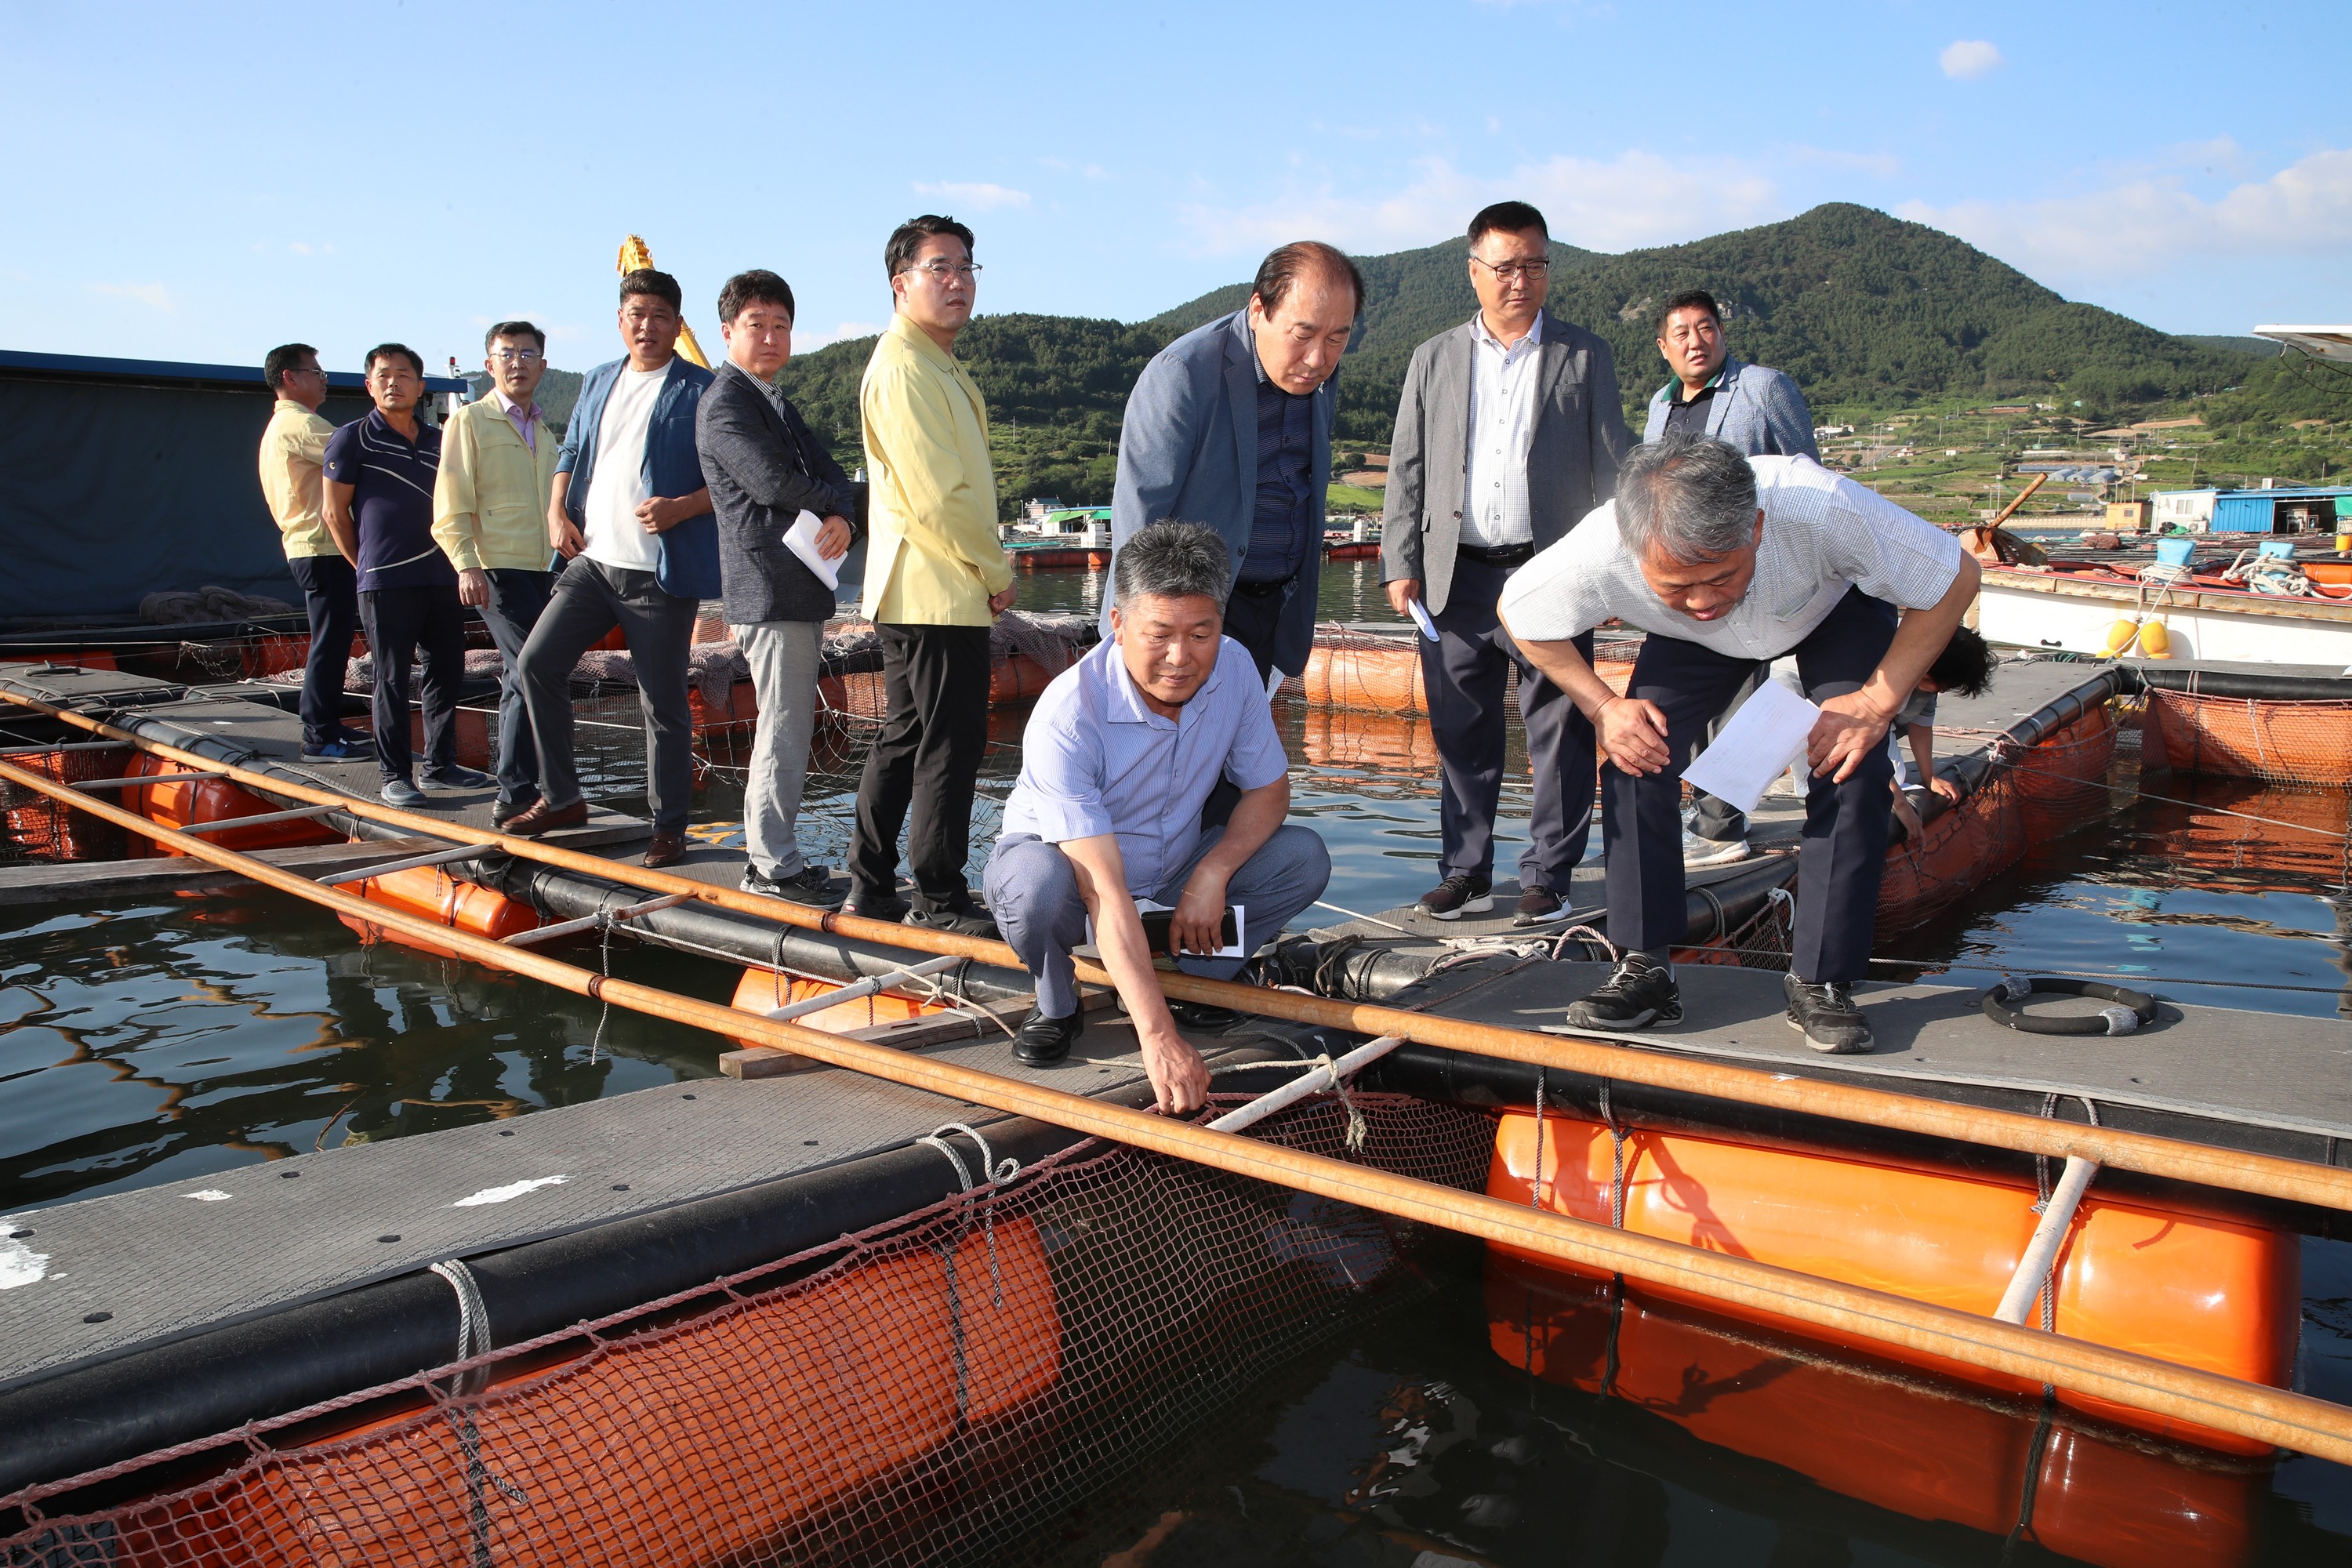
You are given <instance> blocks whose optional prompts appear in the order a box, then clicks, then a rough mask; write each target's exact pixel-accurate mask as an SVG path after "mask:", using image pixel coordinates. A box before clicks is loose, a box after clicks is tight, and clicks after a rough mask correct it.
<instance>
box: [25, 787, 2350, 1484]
mask: <svg viewBox="0 0 2352 1568" xmlns="http://www.w3.org/2000/svg"><path fill="white" fill-rule="evenodd" d="M0 779H5V780H6V781H7V782H9V783H11V784H19V785H22V786H23V787H25V788H27V789H32V790H37V791H38V792H39V793H41V794H44V795H50V796H51V797H52V798H56V799H61V800H63V799H70V800H74V801H75V803H76V804H77V805H81V806H82V808H83V809H84V810H87V811H89V813H90V814H91V815H92V816H98V817H100V818H102V819H104V820H106V821H110V822H112V823H114V824H115V825H117V826H121V827H124V828H128V829H130V830H131V831H132V832H134V833H139V834H142V835H144V836H145V837H150V838H152V839H153V840H155V841H156V842H157V843H159V844H162V845H163V846H165V847H169V848H172V849H175V850H177V851H179V852H180V853H181V854H184V855H187V856H190V857H192V858H196V859H200V860H205V861H207V862H209V863H211V864H213V865H215V866H221V867H224V868H228V869H230V870H234V871H237V872H239V873H241V874H243V875H244V876H247V877H248V878H250V879H253V880H254V881H257V882H259V883H261V884H262V885H263V886H265V887H271V888H275V889H278V890H279V891H281V892H287V893H291V894H294V895H295V896H296V897H298V898H303V899H308V900H311V901H312V902H314V903H317V904H320V905H322V906H324V907H326V908H327V909H330V910H333V911H334V912H336V913H337V914H339V915H344V916H347V917H349V918H351V919H352V920H355V921H359V922H361V923H362V924H363V925H373V926H375V927H378V928H379V929H382V930H384V931H398V932H400V933H402V934H403V935H405V936H407V937H409V938H411V939H413V940H415V941H416V942H422V943H426V944H429V945H431V946H434V947H437V948H440V949H442V950H444V951H447V952H457V953H458V954H459V955H461V956H463V957H466V958H470V959H472V960H474V961H475V962H477V963H484V964H487V965H489V966H490V967H492V968H497V969H502V970H505V971H508V972H509V973H515V974H519V975H522V976H525V977H527V978H530V979H533V980H538V981H541V982H543V983H544V984H550V985H553V986H556V987H557V988H559V989H561V990H564V991H568V992H571V993H572V994H574V995H580V996H586V997H589V998H590V999H592V1000H595V1001H602V1002H609V1003H611V1004H613V1005H616V1006H621V1007H626V1008H628V1009H630V1010H631V1011H633V1012H638V1013H643V1014H646V1015H647V1016H651V1017H657V1018H663V1019H667V1020H668V1021H669V1022H671V1023H677V1024H686V1025H689V1026H694V1027H697V1028H701V1029H707V1030H709V1031H711V1032H713V1033H717V1034H725V1035H732V1036H735V1037H751V1038H756V1039H759V1040H761V1041H762V1042H763V1043H765V1044H768V1045H770V1046H772V1047H774V1048H776V1049H778V1050H788V1051H793V1052H795V1053H797V1054H799V1055H802V1056H806V1057H812V1058H815V1059H817V1060H819V1061H823V1062H827V1063H830V1064H832V1065H833V1066H835V1067H840V1068H848V1069H850V1070H852V1071H856V1072H861V1073H865V1074H867V1075H868V1076H870V1077H874V1078H878V1079H886V1080H887V1081H889V1082H892V1083H898V1084H903V1085H905V1086H907V1087H908V1088H910V1089H926V1090H929V1091H930V1092H932V1093H935V1094H940V1095H945V1096H949V1097H950V1098H953V1099H956V1100H962V1101H965V1102H967V1103H971V1104H976V1105H985V1106H988V1107H990V1108H991V1109H992V1110H1000V1111H1003V1112H1004V1113H1006V1114H1008V1115H1013V1116H1027V1117H1034V1118H1035V1119H1037V1120H1039V1121H1048V1122H1052V1123H1053V1124H1055V1126H1059V1127H1066V1128H1068V1129H1070V1130H1071V1131H1076V1132H1080V1133H1084V1134H1087V1135H1088V1136H1091V1137H1097V1138H1103V1139H1108V1140H1109V1141H1111V1142H1117V1143H1123V1144H1126V1145H1128V1146H1129V1147H1131V1148H1137V1149H1143V1150H1148V1151H1150V1152H1154V1153H1159V1154H1165V1155H1168V1156H1171V1157H1172V1158H1176V1159H1182V1160H1190V1161H1192V1162H1194V1163H1198V1164H1202V1165H1207V1166H1210V1167H1212V1168H1213V1169H1216V1170H1221V1171H1226V1172H1229V1173H1233V1174H1235V1175H1240V1176H1245V1177H1249V1178H1251V1179H1253V1180H1256V1181H1262V1182H1268V1183H1272V1184H1276V1185H1281V1186H1286V1187H1292V1188H1296V1189H1297V1190H1298V1191H1301V1192H1307V1193H1312V1194H1316V1195H1317V1196H1318V1197H1326V1198H1330V1199H1333V1200H1335V1201H1337V1202H1340V1203H1349V1204H1354V1205H1359V1206H1360V1207H1363V1208H1369V1209H1375V1210H1378V1211H1380V1212H1381V1213H1383V1214H1389V1215H1395V1216H1397V1217H1398V1218H1401V1219H1409V1220H1414V1221H1418V1222H1421V1223H1423V1224H1427V1225H1433V1226H1441V1227H1444V1228H1445V1229H1449V1230H1454V1231H1459V1232H1461V1233H1462V1234H1464V1235H1465V1236H1474V1237H1480V1238H1482V1239H1484V1240H1486V1241H1491V1242H1495V1243H1498V1244H1500V1245H1502V1246H1506V1247H1519V1248H1523V1249H1525V1250H1527V1251H1529V1252H1533V1253H1536V1254H1538V1255H1540V1256H1542V1257H1545V1258H1550V1259H1552V1260H1554V1261H1556V1262H1559V1263H1564V1264H1569V1265H1571V1266H1574V1267H1576V1268H1584V1269H1590V1270H1593V1271H1597V1272H1601V1273H1612V1274H1621V1275H1622V1276H1624V1277H1625V1278H1626V1279H1633V1280H1636V1281H1639V1282H1641V1283H1643V1284H1647V1285H1654V1286H1662V1287H1664V1288H1667V1289H1678V1290H1684V1291H1688V1292H1690V1293H1692V1294H1694V1295H1698V1296H1704V1297H1706V1298H1708V1299H1709V1300H1716V1301H1720V1302H1724V1303H1726V1304H1728V1305H1731V1306H1736V1307H1739V1308H1742V1309H1745V1310H1748V1311H1752V1312H1759V1313H1765V1314H1769V1315H1771V1316H1776V1317H1780V1318H1785V1319H1790V1320H1792V1321H1797V1322H1801V1323H1804V1324H1807V1325H1809V1326H1811V1327H1813V1328H1816V1329H1820V1330H1823V1331H1827V1332H1828V1333H1830V1334H1832V1335H1833V1336H1845V1337H1847V1338H1848V1339H1860V1340H1865V1341H1869V1342H1874V1343H1880V1344H1888V1345H1895V1346H1899V1347H1901V1348H1903V1349H1906V1350H1908V1351H1911V1352H1914V1353H1916V1354H1921V1355H1928V1356H1935V1357H1940V1358H1942V1359H1944V1360H1947V1361H1951V1362H1957V1363H1960V1364H1962V1365H1966V1366H1972V1367H1976V1368H1979V1369H1980V1370H1982V1371H1985V1372H1990V1373H1999V1374H2001V1375H2004V1376H2008V1377H2013V1378H2019V1379H2021V1380H2024V1381H2026V1382H2029V1383H2036V1382H2038V1383H2048V1384H2053V1385H2054V1386H2056V1387H2059V1388H2063V1389H2066V1390H2067V1391H2069V1392H2070V1393H2074V1394H2083V1395H2086V1396H2089V1397H2092V1398H2095V1399H2105V1400H2109V1401H2111V1402H2113V1403H2115V1404H2116V1405H2124V1406H2126V1407H2128V1408H2131V1409H2134V1410H2137V1411H2140V1412H2143V1413H2145V1414H2147V1415H2155V1416H2159V1417H2163V1418H2165V1419H2167V1420H2171V1421H2179V1422H2184V1423H2187V1424H2189V1425H2191V1426H2202V1427H2207V1428H2210V1429H2211V1430H2213V1431H2217V1432H2223V1433H2227V1434H2229V1435H2231V1436H2238V1437H2243V1438H2247V1439H2249V1440H2251V1441H2253V1442H2256V1443H2263V1444H2271V1445H2275V1446H2277V1447H2286V1448H2292V1449H2294V1450H2296V1451H2298V1452H2301V1453H2306V1454H2311V1455H2314V1456H2316V1457H2318V1458H2325V1459H2329V1460H2332V1461H2334V1462H2336V1463H2338V1464H2346V1463H2352V1409H2347V1408H2345V1407H2344V1406H2341V1405H2331V1404H2329V1403H2327V1402H2326V1401H2325V1400H2319V1399H2313V1398H2311V1397H2309V1396H2308V1395H2305V1394H2295V1393H2293V1392H2291V1391H2289V1390H2285V1389H2279V1388H2272V1387H2269V1386H2267V1385H2265V1384H2255V1383H2247V1382H2244V1381H2242V1380H2241V1379H2237V1378H2230V1377H2222V1376H2220V1375H2218V1374H2216V1373H2209V1372H2200V1371H2198V1370H2197V1369H2195V1368H2192V1367H2185V1366H2179V1365H2176V1364H2174V1363H2168V1362H2163V1361H2158V1360H2157V1359H2155V1358H2153V1357H2150V1356H2144V1355H2137V1354H2135V1353H2133V1352H2128V1351H2119V1350H2114V1349H2111V1348H2108V1347H2106V1346H2103V1345H2095V1344H2091V1343H2088V1342H2084V1341H2080V1340H2070V1339H2064V1338H2062V1337H2060V1336H2057V1335H2054V1334H2044V1333H2041V1332H2039V1331H2034V1330H2031V1329H2024V1328H2019V1327H2016V1326H2014V1325H2011V1324H2008V1323H2002V1322H1998V1321H1994V1320H1993V1319H1990V1318H1981V1317H1977V1316H1974V1315H1972V1314H1969V1313H1967V1312H1959V1311H1955V1310H1951V1309H1949V1308H1946V1307H1936V1306H1930V1305H1928V1304H1927V1303H1925V1302H1919V1301H1913V1300H1906V1299H1905V1298H1903V1297H1900V1296H1894V1295H1889V1294H1887V1293H1886V1292H1885V1291H1880V1290H1871V1289H1864V1288H1862V1287H1859V1286H1853V1285H1844V1284H1840V1283H1838V1282H1837V1281H1834V1280H1829V1279H1819V1278H1816V1277H1814V1276H1811V1275H1806V1274H1800V1273H1798V1272H1796V1271H1795V1270H1793V1269H1787V1268H1775V1267H1773V1266H1771V1265H1769V1264H1763V1263H1757V1262H1753V1261H1751V1260H1749V1259H1748V1258H1738V1257H1734V1256H1732V1255H1730V1254H1727V1253H1719V1252H1708V1251H1703V1250H1701V1249H1699V1248H1696V1247H1685V1246H1683V1245H1681V1244H1680V1243H1677V1242H1671V1241H1664V1240H1661V1239H1659V1238H1656V1237H1646V1236H1643V1235H1640V1234H1639V1233H1637V1232H1633V1231H1623V1230H1615V1229H1612V1228H1611V1227H1609V1226H1603V1225H1599V1224H1595V1223H1593V1222H1591V1221H1587V1220H1580V1219H1576V1218H1573V1217H1571V1216H1570V1215H1559V1214H1553V1213H1549V1212H1546V1211H1542V1210H1538V1209H1532V1208H1523V1207H1521V1206H1519V1205H1516V1204H1509V1203H1505V1202H1504V1201H1502V1200H1501V1199H1499V1198H1493V1197H1488V1196H1486V1195H1485V1194H1478V1193H1465V1192H1458V1191H1455V1190H1454V1189H1453V1188H1450V1187H1441V1186H1437V1185H1434V1184H1431V1183H1427V1182H1421V1181H1416V1180H1413V1179H1412V1178H1411V1177H1407V1176H1400V1175H1396V1174H1394V1173H1390V1172H1386V1171H1379V1170H1373V1169H1370V1168H1368V1167H1366V1166H1362V1165H1356V1164H1351V1163H1348V1162H1347V1161H1344V1160H1336V1159H1332V1158H1329V1157H1328V1156H1325V1155H1318V1154H1309V1153H1306V1152H1302V1151H1299V1150H1296V1149H1286V1148H1283V1147H1280V1146H1278V1145H1274V1144H1266V1143H1260V1142H1255V1140H1252V1139H1248V1138H1244V1137H1241V1136H1239V1135H1238V1134H1235V1133H1229V1132H1218V1131H1212V1130H1211V1129H1209V1128H1207V1127H1204V1126H1200V1125H1197V1124H1195V1123H1192V1122H1189V1121H1174V1120H1172V1119H1170V1118H1167V1117H1162V1116H1158V1115H1154V1114H1151V1113H1150V1112H1147V1111H1141V1110H1130V1109H1129V1108H1128V1107H1126V1106H1123V1105H1115V1104H1110V1103H1108V1102H1105V1101H1102V1100H1088V1099H1087V1098H1085V1097H1084V1096H1081V1095H1075V1094H1068V1093H1065V1092H1064V1091H1062V1090H1060V1089H1048V1088H1046V1087H1045V1086H1043V1085H1040V1084H1034V1083H1027V1082H1024V1081H1022V1080H1020V1079H1008V1078H1003V1077H999V1076H998V1075H996V1074H994V1073H987V1072H982V1071H979V1070H977V1069H975V1068H967V1067H960V1066H957V1065H955V1064H953V1063H950V1062H946V1061H942V1060H939V1059H937V1058H926V1057H920V1056H915V1055H911V1054H908V1053H906V1052H902V1051H898V1050H894V1049H892V1048H891V1047H887V1046H882V1045H876V1044H873V1043H871V1042H868V1041H865V1040H858V1039H855V1038H852V1037H848V1036H845V1035H831V1034H826V1033H824V1032H823V1031H820V1030H816V1029H809V1028H804V1027H802V1026H799V1025H797V1024H792V1023H786V1022H780V1021H778V1020H775V1019H772V1018H768V1017H765V1016H761V1015H760V1014H757V1013H747V1012H743V1011H740V1010H738V1009H736V1008H733V1007H727V1006H721V1005H719V1004H717V1003H714V1002H703V1001H698V1000H697V999H695V998H693V997H688V996H681V995H678V994H675V993H673V992H667V991H662V990H658V989H656V988H655V987H653V986H649V985H641V984H635V982H631V981H625V980H615V979H612V978H610V977H608V976H605V975H602V974H597V973H592V972H591V971H588V970H585V969H581V968H578V967H576V966H574V965H572V964H569V963H563V962H562V961H561V960H558V959H552V958H549V957H547V956H545V955H544V954H541V953H537V952H529V951H518V950H516V949H513V948H509V947H504V946H501V945H500V944H499V943H498V942H494V941H492V940H491V939H489V938H488V937H484V936H478V935H476V934H474V933H473V932H471V931H460V930H457V929H455V928H453V927H449V926H445V925H441V924H439V923H438V922H436V921H429V920H425V919H424V918H422V917H420V916H416V915H411V914H408V913H405V912H404V911H402V910H396V909H392V908H387V907H384V906H380V905H376V904H371V903H369V902H367V901H366V900H362V899H358V898H354V897H352V895H350V894H348V893H343V892H340V891H337V890H335V889H327V888H321V887H320V886H319V885H318V884H317V883H315V882H313V881H311V880H310V879H308V878H305V877H302V876H299V875H298V874H296V873H294V872H291V871H285V870H281V869H279V868H277V867H275V866H272V865H269V864H268V862H266V861H262V860H257V859H255V858H252V857H249V856H247V855H242V854H239V853H238V852H237V851H236V850H233V849H224V848H222V847H220V846H219V845H217V844H214V843H212V842H210V841H209V840H206V839H204V838H201V837H194V836H193V835H190V834H185V833H180V832H176V831H174V830H173V829H171V828H168V827H164V826H162V825H160V824H158V823H155V822H152V821H150V820H149V819H147V818H146V817H143V816H137V815H135V814H133V813H131V812H128V811H124V810H121V808H119V807H117V806H114V805H109V804H107V803H105V802H103V801H97V800H92V799H90V798H89V797H88V796H79V797H78V798H77V797H76V795H75V792H74V791H73V789H72V788H71V786H69V785H66V784H58V783H56V782H54V781H52V780H49V779H46V778H43V777H41V776H40V775H39V774H37V773H29V772H27V771H26V770H25V769H22V768H19V767H16V766H14V765H12V764H10V763H5V762H0Z"/></svg>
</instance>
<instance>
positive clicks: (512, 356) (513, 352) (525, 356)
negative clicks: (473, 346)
mask: <svg viewBox="0 0 2352 1568" xmlns="http://www.w3.org/2000/svg"><path fill="white" fill-rule="evenodd" d="M490 357H491V358H492V359H494V360H497V361H499V363H503V364H529V363H531V362H532V361H534V360H536V359H538V358H539V357H540V353H539V351H538V350H537V349H492V350H491V351H490Z"/></svg>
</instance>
